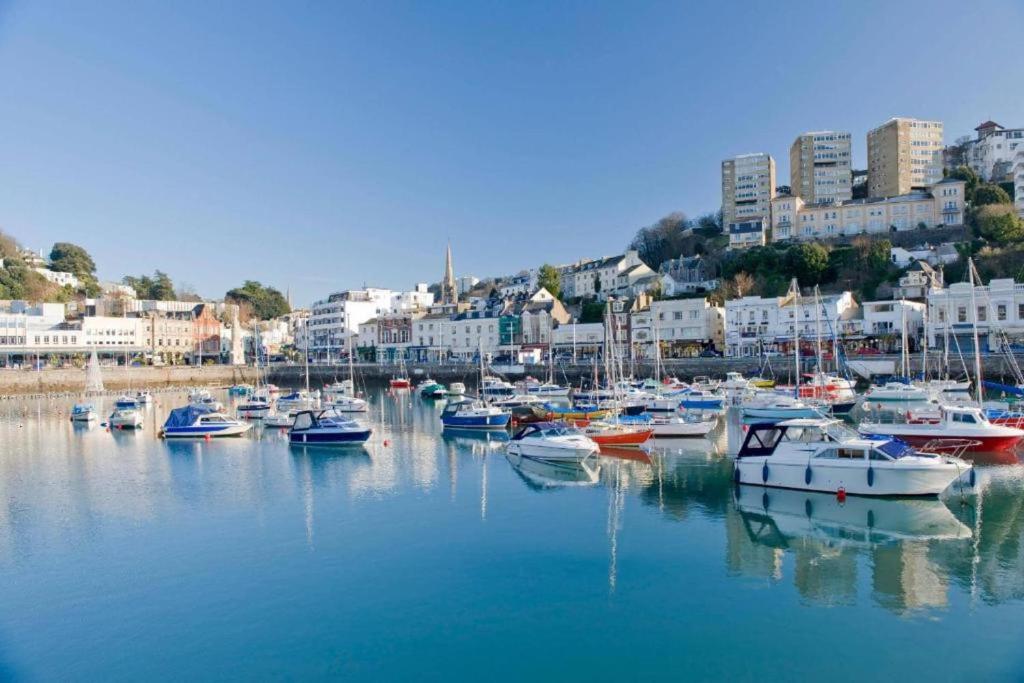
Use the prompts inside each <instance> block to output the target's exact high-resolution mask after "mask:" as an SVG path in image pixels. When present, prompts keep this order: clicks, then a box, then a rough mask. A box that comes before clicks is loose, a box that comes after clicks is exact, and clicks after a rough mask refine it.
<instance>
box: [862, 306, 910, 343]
mask: <svg viewBox="0 0 1024 683" xmlns="http://www.w3.org/2000/svg"><path fill="white" fill-rule="evenodd" d="M861 311H862V313H863V316H864V317H863V321H864V322H863V332H864V335H865V336H868V337H878V336H888V335H902V334H903V325H904V321H905V323H906V327H907V336H908V337H909V338H910V339H913V340H917V339H920V338H921V335H922V334H923V332H924V311H925V304H923V303H921V302H919V301H908V300H907V299H895V300H892V301H865V302H864V303H863V304H861Z"/></svg>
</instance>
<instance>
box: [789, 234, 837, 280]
mask: <svg viewBox="0 0 1024 683" xmlns="http://www.w3.org/2000/svg"><path fill="white" fill-rule="evenodd" d="M827 270H828V250H827V249H825V247H823V246H821V245H820V244H817V243H814V242H808V243H804V244H795V245H793V246H792V247H790V248H789V249H787V250H786V271H787V272H788V275H789V276H790V277H795V278H796V279H797V280H798V281H799V282H800V283H801V284H802V285H817V284H821V282H822V276H823V275H824V274H825V272H826V271H827Z"/></svg>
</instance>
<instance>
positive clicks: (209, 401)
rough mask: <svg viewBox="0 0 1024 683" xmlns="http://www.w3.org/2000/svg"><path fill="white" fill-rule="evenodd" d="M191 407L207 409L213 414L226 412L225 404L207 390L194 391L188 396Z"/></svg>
mask: <svg viewBox="0 0 1024 683" xmlns="http://www.w3.org/2000/svg"><path fill="white" fill-rule="evenodd" d="M188 402H189V405H193V406H196V407H199V408H206V409H208V410H209V411H210V412H213V413H222V412H224V404H222V403H221V402H220V401H218V400H217V399H215V398H214V397H213V395H212V394H211V393H210V392H209V391H207V390H206V389H194V390H193V391H190V392H189V394H188Z"/></svg>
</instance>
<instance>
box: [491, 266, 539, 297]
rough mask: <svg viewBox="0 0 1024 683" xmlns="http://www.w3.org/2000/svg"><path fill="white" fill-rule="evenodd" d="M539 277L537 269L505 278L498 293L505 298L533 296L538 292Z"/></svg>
mask: <svg viewBox="0 0 1024 683" xmlns="http://www.w3.org/2000/svg"><path fill="white" fill-rule="evenodd" d="M537 275H538V270H537V269H536V268H532V269H530V270H524V271H522V272H521V273H516V274H515V275H512V276H510V277H507V278H504V280H503V281H502V283H501V287H500V288H499V290H498V291H499V292H500V293H501V296H502V297H504V298H508V297H514V296H523V295H527V294H532V293H533V292H535V291H537Z"/></svg>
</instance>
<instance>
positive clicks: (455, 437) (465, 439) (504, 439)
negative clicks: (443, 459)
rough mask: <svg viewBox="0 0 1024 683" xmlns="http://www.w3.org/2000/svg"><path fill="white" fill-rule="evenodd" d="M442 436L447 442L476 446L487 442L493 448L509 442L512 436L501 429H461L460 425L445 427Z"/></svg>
mask: <svg viewBox="0 0 1024 683" xmlns="http://www.w3.org/2000/svg"><path fill="white" fill-rule="evenodd" d="M441 438H442V439H444V440H445V442H446V443H450V444H454V445H458V446H466V447H470V448H472V447H474V446H478V445H480V444H486V445H488V446H492V447H493V448H499V447H501V446H502V445H503V444H506V443H508V442H509V439H510V438H511V437H510V436H509V434H508V432H506V431H504V430H500V429H459V428H458V427H445V428H444V429H443V430H441Z"/></svg>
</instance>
